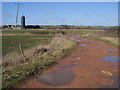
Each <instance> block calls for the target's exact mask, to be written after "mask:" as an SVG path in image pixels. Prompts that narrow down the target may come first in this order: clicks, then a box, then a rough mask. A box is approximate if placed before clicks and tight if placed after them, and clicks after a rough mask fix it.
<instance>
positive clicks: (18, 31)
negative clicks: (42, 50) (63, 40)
mask: <svg viewBox="0 0 120 90" xmlns="http://www.w3.org/2000/svg"><path fill="white" fill-rule="evenodd" d="M58 31H64V32H66V33H67V34H85V33H93V32H96V31H100V30H97V29H96V30H93V29H80V30H72V29H70V30H69V29H61V30H60V29H58V30H53V29H51V30H48V29H45V30H40V29H38V30H34V29H30V30H28V29H26V30H24V29H23V30H21V29H20V30H16V31H15V34H26V33H31V32H58ZM2 33H3V34H14V30H4V31H2Z"/></svg>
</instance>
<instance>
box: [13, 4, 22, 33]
mask: <svg viewBox="0 0 120 90" xmlns="http://www.w3.org/2000/svg"><path fill="white" fill-rule="evenodd" d="M15 5H17V14H16V30H17V22H18V13H19V6H20V5H22V4H21V3H15ZM14 34H15V30H14Z"/></svg>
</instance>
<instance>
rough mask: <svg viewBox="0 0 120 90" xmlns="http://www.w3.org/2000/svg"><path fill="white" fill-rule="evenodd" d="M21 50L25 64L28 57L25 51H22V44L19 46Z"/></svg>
mask: <svg viewBox="0 0 120 90" xmlns="http://www.w3.org/2000/svg"><path fill="white" fill-rule="evenodd" d="M19 48H20V52H21V54H22V56H23V59H24V62H25V60H26V57H25V54H24V52H23V49H22V45H21V44H19Z"/></svg>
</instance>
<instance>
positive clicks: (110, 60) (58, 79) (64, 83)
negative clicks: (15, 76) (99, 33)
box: [18, 35, 120, 88]
mask: <svg viewBox="0 0 120 90" xmlns="http://www.w3.org/2000/svg"><path fill="white" fill-rule="evenodd" d="M68 37H70V38H71V39H73V40H75V41H76V42H77V44H78V47H77V48H76V49H75V50H74V51H73V52H72V54H71V55H69V56H66V57H65V58H64V59H63V60H61V61H59V62H58V64H57V65H55V66H53V67H52V68H50V69H48V70H46V71H44V72H43V73H42V74H39V73H38V76H35V77H32V78H30V79H28V80H27V81H25V83H22V84H21V85H19V86H18V88H104V87H107V88H118V84H119V82H118V77H119V76H118V63H119V60H120V59H119V58H118V49H117V48H116V47H114V46H112V45H109V44H107V43H105V42H102V41H98V40H90V39H84V38H81V37H80V36H78V35H68Z"/></svg>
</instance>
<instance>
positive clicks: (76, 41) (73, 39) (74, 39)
mask: <svg viewBox="0 0 120 90" xmlns="http://www.w3.org/2000/svg"><path fill="white" fill-rule="evenodd" d="M71 39H72V40H75V41H76V42H80V41H81V40H78V39H76V38H74V37H72V38H71Z"/></svg>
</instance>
